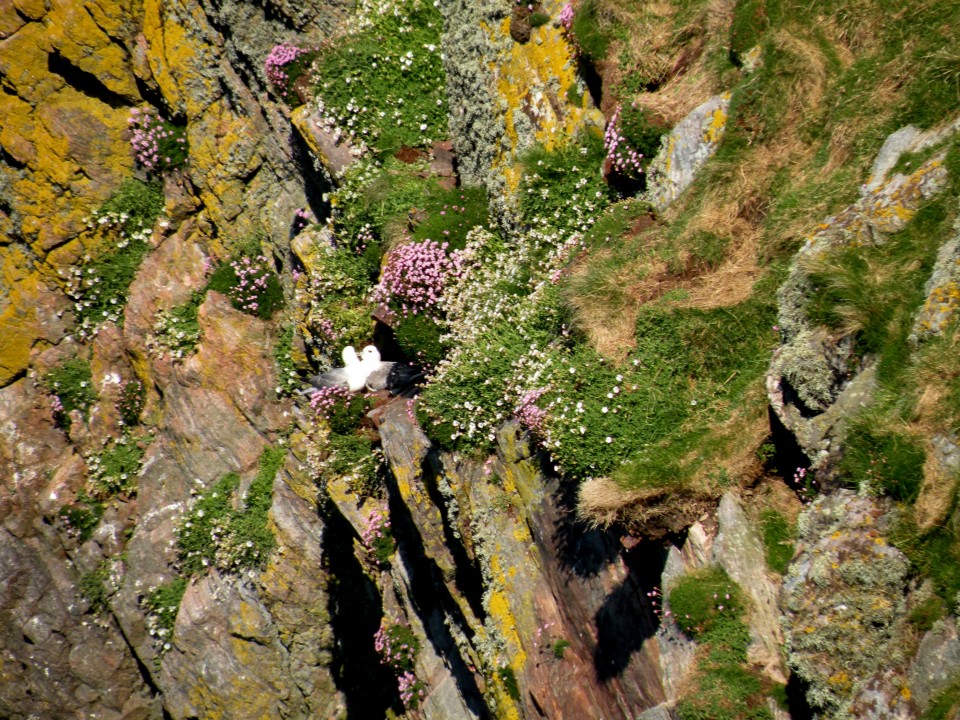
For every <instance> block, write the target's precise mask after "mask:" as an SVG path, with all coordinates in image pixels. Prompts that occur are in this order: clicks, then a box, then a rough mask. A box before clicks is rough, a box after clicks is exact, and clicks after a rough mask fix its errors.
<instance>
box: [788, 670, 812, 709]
mask: <svg viewBox="0 0 960 720" xmlns="http://www.w3.org/2000/svg"><path fill="white" fill-rule="evenodd" d="M809 688H810V686H809V685H808V684H807V683H805V682H804V681H803V680H801V679H800V678H799V677H797V675H796V674H793V675H791V676H790V679H789V680H788V681H787V709H788V710H789V711H790V719H791V720H813V718H814V717H815V715H814V712H813V709H812V708H811V707H810V703H808V702H807V690H808V689H809Z"/></svg>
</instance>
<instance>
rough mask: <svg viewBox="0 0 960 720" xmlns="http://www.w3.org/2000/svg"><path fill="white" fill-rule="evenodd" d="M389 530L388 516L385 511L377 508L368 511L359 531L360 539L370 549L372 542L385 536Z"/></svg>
mask: <svg viewBox="0 0 960 720" xmlns="http://www.w3.org/2000/svg"><path fill="white" fill-rule="evenodd" d="M389 532H390V518H389V517H388V516H387V514H386V513H385V512H383V511H382V510H379V509H374V510H372V511H370V514H369V515H367V519H366V520H365V521H364V523H363V529H362V530H361V532H360V540H361V541H362V542H363V544H364V546H365V547H367V548H370V549H372V548H373V546H374V544H375V543H376V542H377V541H378V540H381V539H382V538H385V537H387V534H388V533H389Z"/></svg>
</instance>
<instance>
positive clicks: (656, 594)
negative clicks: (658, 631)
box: [647, 587, 671, 619]
mask: <svg viewBox="0 0 960 720" xmlns="http://www.w3.org/2000/svg"><path fill="white" fill-rule="evenodd" d="M647 597H648V598H650V606H651V607H652V608H653V614H654V615H656V616H657V618H658V619H663V618H668V617H670V615H671V612H670V611H669V610H664V609H663V593H662V592H661V591H660V588H658V587H655V588H654V589H653V590H651V591H650V592H648V593H647Z"/></svg>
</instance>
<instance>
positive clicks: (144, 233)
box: [67, 180, 163, 337]
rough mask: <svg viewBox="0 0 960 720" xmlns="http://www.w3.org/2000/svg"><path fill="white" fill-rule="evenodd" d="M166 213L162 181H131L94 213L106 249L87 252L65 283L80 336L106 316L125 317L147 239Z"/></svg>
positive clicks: (106, 317) (119, 318)
mask: <svg viewBox="0 0 960 720" xmlns="http://www.w3.org/2000/svg"><path fill="white" fill-rule="evenodd" d="M162 212H163V188H162V186H161V185H160V183H159V182H152V183H142V182H139V181H137V180H128V181H126V182H124V183H123V184H122V185H121V186H120V188H119V189H118V190H117V192H115V193H114V194H113V195H112V196H111V197H110V198H109V199H108V200H107V201H106V202H105V203H104V204H103V206H102V207H101V208H100V209H99V210H98V211H97V212H96V213H95V216H94V221H93V222H95V223H96V225H95V227H97V228H98V230H99V232H100V233H102V235H103V238H104V246H105V250H104V251H103V252H102V253H101V254H99V255H97V256H96V257H93V258H90V257H85V259H84V264H83V265H82V266H81V267H80V268H77V269H76V271H75V273H74V275H73V277H71V278H70V280H69V282H68V286H67V293H68V295H70V297H71V298H72V299H73V301H74V315H75V316H76V320H77V323H78V325H79V327H78V332H79V334H80V335H81V336H82V337H88V336H90V335H92V334H93V333H94V332H95V331H96V327H97V326H98V325H100V324H101V323H102V322H104V321H108V320H109V321H111V322H115V323H118V324H119V323H121V322H122V321H123V308H124V306H125V305H126V302H127V296H128V289H129V287H130V283H131V282H133V278H134V276H135V275H136V272H137V269H138V268H139V267H140V263H141V262H142V261H143V258H144V257H145V256H146V254H147V252H149V249H150V248H149V245H148V244H147V239H148V238H149V236H150V232H151V229H152V228H153V225H154V223H155V222H156V220H157V218H158V217H159V216H160V214H161V213H162ZM91 227H94V225H93V223H91Z"/></svg>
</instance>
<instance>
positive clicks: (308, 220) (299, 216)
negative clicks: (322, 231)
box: [293, 208, 317, 233]
mask: <svg viewBox="0 0 960 720" xmlns="http://www.w3.org/2000/svg"><path fill="white" fill-rule="evenodd" d="M316 222H317V221H316V219H315V218H314V217H313V213H312V212H310V211H309V210H308V209H307V208H297V211H296V212H295V213H294V214H293V231H294V232H295V233H298V232H300V231H301V230H303V229H304V228H305V227H308V226H310V225H313V224H314V223H316Z"/></svg>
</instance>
